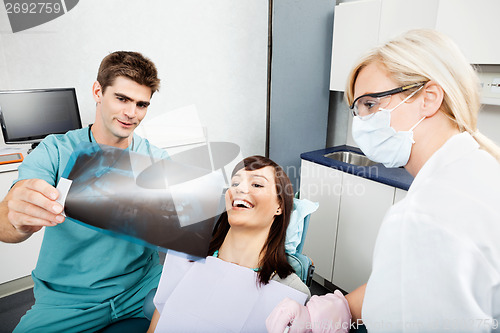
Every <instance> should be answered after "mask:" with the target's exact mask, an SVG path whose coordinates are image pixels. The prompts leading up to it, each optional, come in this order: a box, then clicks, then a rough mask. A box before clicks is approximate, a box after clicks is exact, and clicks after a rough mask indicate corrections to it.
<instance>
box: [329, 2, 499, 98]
mask: <svg viewBox="0 0 500 333" xmlns="http://www.w3.org/2000/svg"><path fill="white" fill-rule="evenodd" d="M499 12H500V1H498V0H477V1H469V0H421V1H411V0H365V1H355V2H346V3H340V4H339V5H337V6H336V7H335V16H334V21H333V22H334V29H333V43H332V62H331V75H330V90H335V91H344V89H345V84H346V82H347V75H348V73H349V70H350V69H351V68H352V66H353V65H354V63H355V62H356V60H357V59H358V58H359V57H360V56H361V55H362V54H363V53H364V52H365V51H366V50H368V49H370V48H371V47H373V46H375V45H378V44H380V43H383V42H385V41H387V40H389V39H391V38H393V37H395V36H397V35H399V34H401V33H403V32H404V31H407V30H409V29H416V28H429V29H436V30H438V31H441V32H443V33H445V34H447V35H448V36H450V37H451V38H452V39H453V40H454V41H455V43H457V45H458V46H459V47H460V49H461V50H462V52H464V54H465V56H466V58H467V59H468V60H469V62H470V63H471V64H479V65H485V64H488V65H499V64H500V43H498V42H497V33H496V31H497V27H496V25H497V22H498V19H497V16H498V13H499ZM353 18H354V19H353Z"/></svg>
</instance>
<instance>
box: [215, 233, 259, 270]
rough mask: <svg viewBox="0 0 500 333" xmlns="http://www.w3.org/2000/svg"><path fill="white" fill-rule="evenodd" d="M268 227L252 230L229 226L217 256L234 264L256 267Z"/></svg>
mask: <svg viewBox="0 0 500 333" xmlns="http://www.w3.org/2000/svg"><path fill="white" fill-rule="evenodd" d="M268 234H269V229H267V230H265V229H261V230H252V231H248V230H245V229H238V228H231V229H229V231H228V233H227V235H226V238H225V239H224V242H223V243H222V245H221V247H220V249H219V258H220V259H222V260H224V261H228V262H232V263H234V264H237V265H240V266H244V267H248V268H258V267H259V266H260V264H259V263H260V259H261V253H260V252H261V250H262V248H263V246H264V244H265V243H266V240H267V236H268Z"/></svg>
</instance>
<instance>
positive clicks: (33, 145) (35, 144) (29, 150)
mask: <svg viewBox="0 0 500 333" xmlns="http://www.w3.org/2000/svg"><path fill="white" fill-rule="evenodd" d="M38 144H40V142H34V143H32V144H31V148H30V149H28V151H27V152H26V153H27V154H29V153H31V152H32V151H33V149H35V148H36V146H38Z"/></svg>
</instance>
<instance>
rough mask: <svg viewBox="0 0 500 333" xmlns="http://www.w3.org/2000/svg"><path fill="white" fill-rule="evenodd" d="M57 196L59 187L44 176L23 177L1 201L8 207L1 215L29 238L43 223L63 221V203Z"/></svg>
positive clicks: (47, 224) (50, 223)
mask: <svg viewBox="0 0 500 333" xmlns="http://www.w3.org/2000/svg"><path fill="white" fill-rule="evenodd" d="M58 197H59V191H58V190H57V189H56V188H55V187H53V186H51V185H50V184H48V183H47V182H46V181H44V180H41V179H26V180H21V181H19V182H18V183H16V185H15V186H14V187H13V188H12V189H11V190H10V191H9V193H8V194H7V196H6V197H5V199H4V201H3V203H2V204H3V205H6V206H7V207H8V210H5V211H4V210H2V213H3V214H2V216H1V218H2V220H5V217H6V218H7V220H8V222H9V223H10V224H11V225H12V226H13V227H14V229H15V230H16V231H17V233H18V234H19V235H25V237H24V238H27V237H29V235H31V234H32V233H33V232H36V231H38V230H40V229H41V228H42V227H44V226H55V225H57V224H59V223H62V222H63V221H64V216H63V215H61V213H62V211H63V207H62V206H61V205H60V204H59V203H57V202H56V201H55V200H56V199H57V198H58ZM4 214H5V215H4ZM2 222H4V221H2Z"/></svg>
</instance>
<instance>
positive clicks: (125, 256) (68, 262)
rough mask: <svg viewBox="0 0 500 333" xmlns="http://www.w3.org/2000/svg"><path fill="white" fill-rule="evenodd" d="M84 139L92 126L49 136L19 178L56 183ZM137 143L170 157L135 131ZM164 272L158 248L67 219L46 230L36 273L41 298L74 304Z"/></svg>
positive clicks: (28, 159)
mask: <svg viewBox="0 0 500 333" xmlns="http://www.w3.org/2000/svg"><path fill="white" fill-rule="evenodd" d="M92 140H93V141H94V142H95V139H94V138H92ZM82 142H89V130H88V128H83V129H79V130H74V131H70V132H68V133H66V134H59V135H50V136H48V137H46V138H45V139H44V140H43V141H42V142H41V143H40V144H39V145H38V147H37V148H36V149H34V150H33V151H32V152H31V153H30V154H29V155H28V156H26V158H25V159H24V161H23V163H22V164H21V165H20V166H19V169H18V170H19V178H18V179H17V180H16V181H15V182H17V181H19V180H24V179H32V178H38V179H43V180H45V181H46V182H48V183H49V184H51V185H53V186H56V184H57V183H58V181H59V178H60V177H61V174H62V172H63V171H64V168H65V167H66V164H67V162H68V160H69V158H70V155H71V153H72V152H73V151H74V149H75V148H76V146H78V144H80V143H82ZM133 142H134V143H133V151H134V152H138V153H142V154H145V155H149V154H153V156H155V157H161V158H164V157H167V156H168V155H167V153H166V152H165V151H164V150H161V149H159V148H156V147H154V146H151V145H150V144H149V142H148V141H147V140H146V139H143V138H141V137H139V136H138V135H135V134H134V140H133ZM129 148H130V147H129ZM15 182H14V183H15ZM89 209H91V207H89ZM160 272H161V266H160V265H159V258H158V252H157V251H155V250H152V249H149V248H146V247H144V246H140V245H136V244H134V243H130V242H128V241H125V240H122V239H118V238H114V237H111V236H108V235H105V234H103V233H100V232H98V231H95V230H91V229H89V228H87V227H84V226H82V225H80V224H78V223H76V222H74V221H73V220H72V219H71V218H66V220H65V221H64V222H63V223H61V224H59V225H57V226H54V227H46V228H45V234H44V238H43V242H42V247H41V250H40V254H39V257H38V262H37V265H36V268H35V270H34V271H33V272H32V277H33V281H34V283H35V287H34V293H35V298H36V300H37V302H43V303H46V304H52V305H70V304H78V303H89V304H92V303H93V304H95V303H101V302H103V301H105V300H107V299H110V298H114V297H116V296H118V295H120V294H121V293H123V292H124V291H126V290H128V289H130V288H131V287H132V286H134V285H135V284H137V283H139V281H143V280H145V279H147V278H148V276H153V275H159V274H160Z"/></svg>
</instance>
